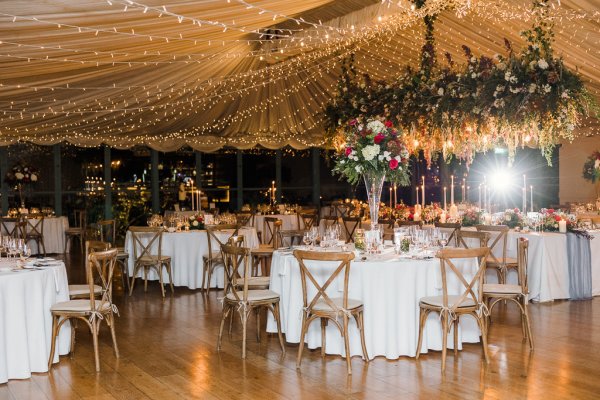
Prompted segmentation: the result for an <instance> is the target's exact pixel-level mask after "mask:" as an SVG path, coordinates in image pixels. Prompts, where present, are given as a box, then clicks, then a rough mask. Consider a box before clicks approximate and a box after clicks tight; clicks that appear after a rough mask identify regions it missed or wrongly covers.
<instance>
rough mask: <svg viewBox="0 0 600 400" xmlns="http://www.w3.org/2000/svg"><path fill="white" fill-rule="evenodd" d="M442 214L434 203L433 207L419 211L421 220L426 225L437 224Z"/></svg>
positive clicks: (440, 209)
mask: <svg viewBox="0 0 600 400" xmlns="http://www.w3.org/2000/svg"><path fill="white" fill-rule="evenodd" d="M443 213H444V209H443V208H440V206H439V205H438V204H437V203H436V204H433V205H428V206H425V208H424V209H423V210H421V219H422V220H423V221H425V222H426V223H433V222H439V221H440V217H441V216H442V214H443Z"/></svg>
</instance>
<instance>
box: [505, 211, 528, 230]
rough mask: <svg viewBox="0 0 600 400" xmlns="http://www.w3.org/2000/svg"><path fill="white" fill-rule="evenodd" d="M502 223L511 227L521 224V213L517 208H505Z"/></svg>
mask: <svg viewBox="0 0 600 400" xmlns="http://www.w3.org/2000/svg"><path fill="white" fill-rule="evenodd" d="M504 225H506V226H508V227H509V228H511V229H514V228H516V227H517V226H522V225H523V215H522V214H521V210H519V209H518V208H514V209H507V210H505V211H504Z"/></svg>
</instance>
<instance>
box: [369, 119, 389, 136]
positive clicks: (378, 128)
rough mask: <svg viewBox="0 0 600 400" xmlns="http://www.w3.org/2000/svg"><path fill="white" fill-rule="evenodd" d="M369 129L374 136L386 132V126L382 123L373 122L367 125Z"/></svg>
mask: <svg viewBox="0 0 600 400" xmlns="http://www.w3.org/2000/svg"><path fill="white" fill-rule="evenodd" d="M367 129H370V130H371V132H373V133H374V134H378V133H381V132H383V131H385V125H384V124H383V123H382V122H381V121H377V120H375V121H371V122H369V123H368V124H367Z"/></svg>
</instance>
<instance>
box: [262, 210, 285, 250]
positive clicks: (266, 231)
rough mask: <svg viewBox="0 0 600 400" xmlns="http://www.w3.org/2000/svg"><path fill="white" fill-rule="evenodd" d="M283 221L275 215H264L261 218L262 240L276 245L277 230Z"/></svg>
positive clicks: (264, 242)
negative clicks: (262, 218)
mask: <svg viewBox="0 0 600 400" xmlns="http://www.w3.org/2000/svg"><path fill="white" fill-rule="evenodd" d="M282 225H283V222H282V221H281V219H279V218H277V217H265V218H264V220H263V230H262V241H263V244H270V245H273V247H276V246H275V245H276V243H275V242H276V241H277V232H278V231H279V229H281V226H282Z"/></svg>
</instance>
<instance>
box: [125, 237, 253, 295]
mask: <svg viewBox="0 0 600 400" xmlns="http://www.w3.org/2000/svg"><path fill="white" fill-rule="evenodd" d="M239 234H240V235H244V240H245V244H244V245H245V246H246V247H250V248H257V247H258V236H257V235H256V229H254V228H241V229H240V231H239ZM146 236H148V241H149V240H150V237H151V236H152V234H147V235H146ZM226 239H227V235H223V240H226ZM146 243H147V242H146ZM157 245H158V244H156V246H157ZM212 246H213V251H218V250H219V248H218V243H217V241H216V240H213V242H212ZM125 248H126V250H127V252H128V253H129V274H130V275H131V274H133V267H134V263H135V260H134V259H133V241H132V239H131V232H127V236H126V238H125ZM153 252H154V254H156V253H157V252H158V248H156V247H155V248H153ZM162 254H163V255H166V256H171V269H172V275H173V284H174V285H175V286H186V287H188V288H190V289H198V288H200V287H201V286H202V270H203V269H202V263H203V260H202V257H203V256H206V255H208V235H207V233H206V231H204V230H192V231H188V232H174V233H168V232H165V233H164V234H163V238H162ZM138 255H139V254H138ZM142 276H143V274H142V273H141V272H140V274H138V277H142ZM148 279H149V280H158V275H157V274H156V273H155V272H153V271H152V272H150V273H149V274H148ZM224 279H225V276H224V273H223V267H222V266H218V267H217V268H215V270H214V272H213V275H212V279H211V282H210V287H219V288H222V287H223V284H224ZM163 282H165V283H166V282H169V276H168V274H167V273H166V270H164V269H163Z"/></svg>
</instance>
